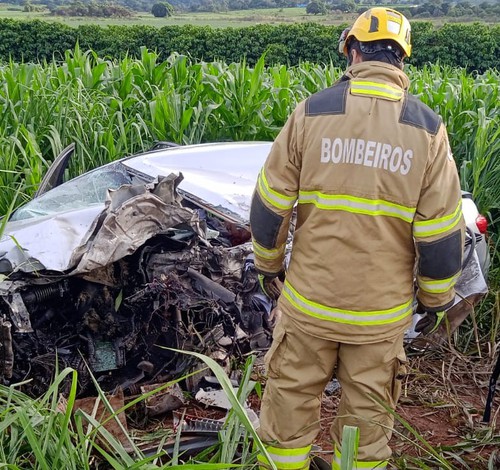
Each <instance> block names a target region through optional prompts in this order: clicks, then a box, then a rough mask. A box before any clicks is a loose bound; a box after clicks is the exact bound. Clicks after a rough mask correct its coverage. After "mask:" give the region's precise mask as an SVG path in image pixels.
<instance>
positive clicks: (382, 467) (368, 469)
mask: <svg viewBox="0 0 500 470" xmlns="http://www.w3.org/2000/svg"><path fill="white" fill-rule="evenodd" d="M341 459H342V454H341V452H340V450H338V449H337V447H335V453H334V455H333V460H332V470H340V462H341ZM386 468H387V460H379V461H372V462H366V461H360V460H355V461H354V463H353V464H352V467H350V470H386Z"/></svg>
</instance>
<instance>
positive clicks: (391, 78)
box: [345, 61, 410, 90]
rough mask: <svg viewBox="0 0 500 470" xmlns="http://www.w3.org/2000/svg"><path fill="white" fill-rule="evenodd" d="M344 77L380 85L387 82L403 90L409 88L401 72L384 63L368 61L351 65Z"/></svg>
mask: <svg viewBox="0 0 500 470" xmlns="http://www.w3.org/2000/svg"><path fill="white" fill-rule="evenodd" d="M345 75H346V76H347V77H348V78H350V79H358V80H359V79H370V80H374V81H380V82H382V83H388V82H389V83H391V84H393V85H396V86H398V87H400V88H402V89H403V90H407V89H408V87H409V86H410V80H409V79H408V77H407V76H406V74H405V73H404V72H403V71H402V70H400V69H398V68H397V67H394V66H393V65H389V64H386V63H384V62H377V61H368V62H361V63H359V64H356V65H351V66H350V67H349V68H348V69H347V70H346V72H345Z"/></svg>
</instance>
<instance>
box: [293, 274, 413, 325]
mask: <svg viewBox="0 0 500 470" xmlns="http://www.w3.org/2000/svg"><path fill="white" fill-rule="evenodd" d="M283 295H284V296H285V297H286V299H287V300H288V301H289V302H290V303H291V304H292V305H293V306H294V307H295V308H297V309H298V310H300V311H301V312H302V313H305V314H306V315H310V316H311V317H315V318H320V319H322V320H327V321H333V322H337V323H346V324H349V325H385V324H387V323H394V322H397V321H399V320H401V319H403V318H405V317H407V316H409V315H411V313H412V302H413V299H410V300H408V302H405V303H404V304H402V305H398V306H396V307H393V308H389V309H387V310H370V311H364V312H358V311H354V310H343V309H340V308H333V307H328V306H326V305H322V304H320V303H318V302H313V301H311V300H308V299H306V298H305V297H304V296H303V295H301V294H299V293H298V292H297V291H296V290H295V289H294V288H293V287H292V285H291V284H290V282H289V281H288V280H285V286H284V288H283Z"/></svg>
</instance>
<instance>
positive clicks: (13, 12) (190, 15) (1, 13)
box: [0, 3, 495, 28]
mask: <svg viewBox="0 0 500 470" xmlns="http://www.w3.org/2000/svg"><path fill="white" fill-rule="evenodd" d="M357 16H358V14H357V13H343V14H338V13H329V14H326V15H307V14H306V9H305V7H297V8H267V9H253V10H234V11H226V12H176V13H174V15H172V16H170V17H167V18H155V17H154V16H153V15H152V14H151V13H150V12H138V13H135V14H134V15H133V16H132V17H130V18H93V17H64V16H51V15H49V14H48V13H47V12H46V11H45V12H24V11H22V7H13V6H12V5H7V4H2V3H0V18H12V19H16V20H26V21H29V20H35V19H38V20H43V21H54V22H60V23H64V24H67V25H69V26H78V25H82V24H98V25H148V26H157V27H162V26H168V25H179V26H180V25H185V24H192V25H195V26H208V25H209V26H212V27H214V28H225V27H241V26H251V25H254V24H281V23H307V22H313V23H318V24H323V25H339V24H344V23H352V22H353V21H354V19H355V18H356V17H357ZM421 20H423V21H432V22H433V23H435V24H436V25H441V24H444V23H450V22H461V23H463V22H466V21H484V20H482V19H478V18H470V19H468V18H458V19H457V18H447V17H439V18H436V19H432V18H421ZM488 22H493V23H495V21H494V19H489V21H488Z"/></svg>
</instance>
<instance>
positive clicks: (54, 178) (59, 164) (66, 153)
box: [33, 143, 75, 198]
mask: <svg viewBox="0 0 500 470" xmlns="http://www.w3.org/2000/svg"><path fill="white" fill-rule="evenodd" d="M74 153H75V144H74V143H72V144H69V145H68V146H67V147H66V148H65V149H64V150H63V151H62V152H61V153H60V154H59V155H58V156H57V158H56V159H55V160H54V161H53V162H52V164H51V165H50V166H49V169H48V170H47V173H46V174H45V176H44V177H43V178H42V181H41V182H40V185H39V186H38V189H37V191H36V192H35V194H34V196H33V198H37V197H39V196H41V195H42V194H44V193H46V192H47V191H48V190H49V189H52V188H55V187H56V186H59V185H60V184H61V183H63V182H64V171H65V170H66V168H67V167H68V164H69V161H70V159H71V157H72V156H73V154H74Z"/></svg>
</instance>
